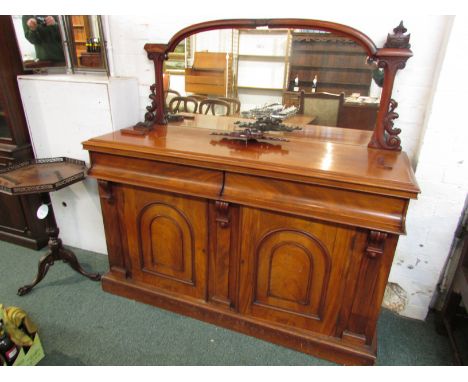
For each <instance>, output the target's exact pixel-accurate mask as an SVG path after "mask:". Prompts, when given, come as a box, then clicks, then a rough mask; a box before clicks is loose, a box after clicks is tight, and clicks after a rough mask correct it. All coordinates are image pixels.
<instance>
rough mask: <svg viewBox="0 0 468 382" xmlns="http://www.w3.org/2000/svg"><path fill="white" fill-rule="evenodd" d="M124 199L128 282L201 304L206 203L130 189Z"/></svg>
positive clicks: (205, 253) (205, 238) (203, 290)
mask: <svg viewBox="0 0 468 382" xmlns="http://www.w3.org/2000/svg"><path fill="white" fill-rule="evenodd" d="M123 195H124V198H123V204H124V206H123V208H124V215H125V221H126V224H125V226H126V227H127V228H126V229H127V232H126V233H127V241H128V248H129V258H130V265H131V277H132V279H133V280H135V281H137V282H142V283H144V284H147V285H150V286H152V287H156V288H161V289H164V290H165V291H169V292H173V293H178V294H182V295H186V296H191V297H195V298H203V299H205V295H206V284H207V283H206V271H207V237H208V233H207V226H208V218H207V202H206V201H204V200H202V199H197V198H191V197H183V196H177V195H175V194H166V193H163V192H154V191H149V190H148V191H147V190H143V189H138V188H136V187H130V186H125V187H124V192H123Z"/></svg>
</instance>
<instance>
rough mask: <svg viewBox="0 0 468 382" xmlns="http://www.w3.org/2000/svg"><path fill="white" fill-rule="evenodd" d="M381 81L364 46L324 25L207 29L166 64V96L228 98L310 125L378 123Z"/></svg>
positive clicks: (248, 110) (245, 110) (252, 111)
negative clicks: (312, 27)
mask: <svg viewBox="0 0 468 382" xmlns="http://www.w3.org/2000/svg"><path fill="white" fill-rule="evenodd" d="M381 84H382V72H381V71H380V69H378V68H377V66H376V65H375V64H373V63H368V57H367V53H366V51H365V50H364V48H362V47H361V46H360V45H359V44H357V43H356V42H354V41H353V40H351V39H349V38H346V37H342V36H338V35H335V34H333V33H329V32H325V31H319V30H297V29H294V30H293V29H266V28H265V29H264V28H257V29H240V30H229V29H225V30H214V31H209V32H202V33H198V34H195V35H192V36H190V37H188V38H187V39H185V40H184V41H182V42H181V43H180V44H179V46H178V47H177V48H176V50H175V53H171V55H170V56H169V60H167V61H166V64H165V89H166V94H167V97H173V96H174V94H179V95H180V96H183V97H193V98H194V99H195V100H198V102H200V100H201V99H206V98H209V99H210V98H214V99H219V98H230V99H235V100H238V101H239V102H240V114H241V116H244V117H247V118H249V117H250V118H252V117H255V116H258V115H261V116H265V114H266V115H273V116H275V117H278V118H283V119H284V118H286V119H287V118H288V117H289V118H296V119H298V117H300V116H301V115H302V116H301V117H303V118H302V120H305V119H307V121H308V123H310V124H315V125H323V126H338V127H345V128H353V129H362V130H373V129H374V127H375V123H376V118H377V111H378V108H379V101H380V94H381ZM166 104H167V100H166ZM232 109H234V108H232ZM285 122H287V121H285ZM292 123H294V122H292Z"/></svg>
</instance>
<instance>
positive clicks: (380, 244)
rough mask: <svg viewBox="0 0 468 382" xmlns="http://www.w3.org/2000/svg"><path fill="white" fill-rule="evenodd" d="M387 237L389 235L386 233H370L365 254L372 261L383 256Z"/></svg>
mask: <svg viewBox="0 0 468 382" xmlns="http://www.w3.org/2000/svg"><path fill="white" fill-rule="evenodd" d="M387 235H388V234H386V233H385V232H380V231H370V233H369V238H368V239H367V246H366V250H365V253H366V255H367V256H368V257H370V258H371V259H376V258H378V257H380V256H382V255H383V253H384V246H385V240H386V239H387Z"/></svg>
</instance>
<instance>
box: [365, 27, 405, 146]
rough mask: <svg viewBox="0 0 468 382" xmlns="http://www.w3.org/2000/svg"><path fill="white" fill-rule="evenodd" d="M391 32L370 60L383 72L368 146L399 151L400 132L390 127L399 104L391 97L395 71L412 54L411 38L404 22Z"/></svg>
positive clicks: (399, 68) (403, 64)
mask: <svg viewBox="0 0 468 382" xmlns="http://www.w3.org/2000/svg"><path fill="white" fill-rule="evenodd" d="M393 32H394V33H393V34H389V35H388V37H387V42H386V43H385V45H384V47H383V48H382V49H379V50H378V51H377V53H376V54H375V56H373V57H372V59H373V60H375V61H377V64H378V66H379V68H383V69H384V82H383V87H382V89H383V90H382V96H381V99H380V108H379V112H378V116H377V125H376V128H375V130H374V133H373V135H372V138H371V141H370V142H369V147H373V148H379V149H387V150H395V151H400V150H401V140H400V138H399V137H398V135H399V134H400V133H401V130H400V129H396V128H394V127H393V126H394V122H393V120H394V119H396V118H398V113H395V108H396V107H397V106H398V103H397V102H396V101H395V100H394V99H392V98H391V96H392V90H393V84H394V81H395V76H396V73H397V71H398V70H401V69H404V67H405V66H406V61H407V60H408V59H409V58H410V57H411V56H412V55H413V53H412V52H411V50H410V49H409V48H410V44H409V38H410V35H409V34H408V35H405V33H406V28H405V27H404V26H403V22H401V23H400V25H398V26H397V27H396V28H395V29H394V30H393Z"/></svg>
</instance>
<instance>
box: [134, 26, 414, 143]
mask: <svg viewBox="0 0 468 382" xmlns="http://www.w3.org/2000/svg"><path fill="white" fill-rule="evenodd" d="M258 27H266V28H269V29H279V28H282V29H285V28H291V29H319V30H324V31H327V32H332V33H334V34H337V35H339V36H343V37H347V38H350V39H352V40H353V41H355V42H357V43H358V44H359V45H361V46H362V47H363V48H364V50H365V51H366V52H367V55H368V60H369V61H371V62H372V61H373V62H376V63H377V65H378V67H379V68H383V70H384V82H383V86H382V95H381V100H380V106H379V111H378V113H377V121H376V127H375V129H374V132H373V134H372V137H371V140H370V142H369V145H368V147H372V148H379V149H387V150H396V151H400V150H401V145H400V144H401V140H400V137H399V136H398V135H399V134H400V132H401V130H400V129H398V128H394V127H393V125H394V122H393V120H394V119H396V118H398V114H397V113H395V108H396V107H397V106H398V103H397V102H396V101H395V100H394V99H393V98H391V95H392V90H393V84H394V81H395V75H396V73H397V71H398V70H401V69H403V68H404V67H405V65H406V61H407V60H408V59H409V58H410V57H411V56H412V55H413V53H412V52H411V50H410V47H411V46H410V44H409V39H410V34H405V33H406V32H407V30H406V28H405V27H404V26H403V22H400V24H399V25H398V26H397V27H396V28H395V29H393V33H392V34H388V36H387V41H386V43H385V45H384V46H383V48H377V46H376V45H375V44H374V42H373V41H372V40H371V39H370V38H369V37H368V36H367V35H365V34H364V33H362V32H360V31H359V30H357V29H354V28H352V27H349V26H347V25H343V24H338V23H334V22H329V21H323V20H313V19H231V20H214V21H207V22H203V23H199V24H194V25H191V26H189V27H187V28H184V29H182V30H180V31H179V32H177V33H176V34H175V35H174V36H173V37H172V38H171V39H170V40H169V42H168V43H167V44H145V46H144V49H145V50H146V52H147V54H148V58H149V59H150V60H152V61H153V63H154V72H155V83H154V84H153V85H152V86H151V88H150V90H151V94H150V96H149V97H150V99H151V101H152V104H151V106H148V107H147V108H146V109H147V111H148V112H147V113H146V114H145V122H141V123H139V124H137V125H136V126H135V128H136V127H138V128H139V129H143V130H144V129H147V130H151V129H152V126H153V125H154V124H167V120H166V115H165V112H164V88H163V82H164V81H163V66H164V61H165V60H167V59H168V56H169V53H170V52H172V51H174V49H175V48H176V46H177V45H178V44H179V43H180V42H181V41H182V40H183V39H185V38H187V37H189V36H191V35H193V34H196V33H199V32H206V31H210V30H215V29H247V28H249V29H255V28H258Z"/></svg>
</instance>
